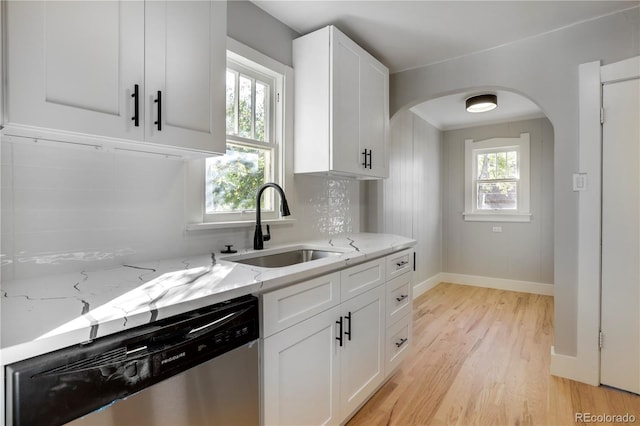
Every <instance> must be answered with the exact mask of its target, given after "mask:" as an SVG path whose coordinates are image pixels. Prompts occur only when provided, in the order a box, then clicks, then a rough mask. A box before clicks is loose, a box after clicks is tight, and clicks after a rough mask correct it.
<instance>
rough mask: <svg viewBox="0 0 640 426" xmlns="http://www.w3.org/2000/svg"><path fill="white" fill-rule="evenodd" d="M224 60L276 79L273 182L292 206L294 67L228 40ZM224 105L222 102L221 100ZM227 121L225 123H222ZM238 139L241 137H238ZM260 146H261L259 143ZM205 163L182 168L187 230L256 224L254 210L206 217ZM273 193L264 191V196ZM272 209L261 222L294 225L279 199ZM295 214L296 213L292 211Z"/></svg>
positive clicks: (200, 159) (196, 161)
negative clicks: (284, 215)
mask: <svg viewBox="0 0 640 426" xmlns="http://www.w3.org/2000/svg"><path fill="white" fill-rule="evenodd" d="M227 58H232V59H234V60H237V61H239V62H242V61H243V60H246V61H248V62H249V63H250V64H251V65H252V67H255V69H256V70H258V71H260V72H261V73H263V74H267V75H270V74H273V75H274V77H275V79H276V86H275V93H276V95H275V96H274V97H273V103H274V104H275V105H276V107H275V110H273V114H274V115H275V117H274V118H275V120H274V123H273V126H272V128H271V130H272V132H271V133H272V135H273V138H274V139H273V143H275V144H277V147H278V153H277V155H275V157H276V158H275V160H277V162H278V163H277V164H276V165H275V166H274V177H273V181H275V182H277V183H279V185H280V186H282V188H283V189H285V191H287V188H289V190H288V192H287V200H288V201H289V205H290V206H293V205H295V198H296V197H295V191H293V186H294V181H293V151H292V146H291V144H292V143H293V121H292V117H293V74H294V72H293V68H291V67H290V66H287V65H285V64H282V63H281V62H278V61H277V60H274V59H272V58H270V57H268V56H266V55H264V54H263V53H261V52H258V51H257V50H255V49H253V48H251V47H249V46H247V45H245V44H243V43H240V42H238V41H236V40H234V39H233V38H231V37H227ZM223 102H224V101H223ZM225 122H226V120H225ZM237 138H241V137H237ZM258 145H260V143H258ZM205 168H206V160H205V159H204V158H199V159H194V160H190V161H188V162H187V164H186V168H185V191H186V194H185V220H186V230H187V231H206V230H210V229H233V228H246V227H252V226H253V225H254V224H255V219H256V214H255V210H246V211H243V212H240V213H227V214H223V213H219V214H215V215H207V214H206V205H205V204H206V203H205V189H206V182H205V179H206V170H205ZM273 192H274V191H265V195H268V194H271V196H274V195H273V194H272V193H273ZM273 205H275V210H276V211H271V212H265V213H266V214H263V215H262V222H263V223H269V224H271V225H275V226H277V225H287V224H291V223H295V222H296V218H295V217H294V216H287V217H286V218H283V217H281V216H280V212H279V209H278V206H279V200H277V198H276V199H274V203H273ZM294 213H295V212H294Z"/></svg>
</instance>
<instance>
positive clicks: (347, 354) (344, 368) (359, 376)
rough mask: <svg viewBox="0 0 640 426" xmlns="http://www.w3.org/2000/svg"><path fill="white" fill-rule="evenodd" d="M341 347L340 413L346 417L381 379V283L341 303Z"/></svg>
mask: <svg viewBox="0 0 640 426" xmlns="http://www.w3.org/2000/svg"><path fill="white" fill-rule="evenodd" d="M341 306H342V317H343V321H344V331H345V333H344V347H343V352H342V360H341V366H340V373H341V376H340V413H341V420H344V419H346V418H347V417H348V416H349V415H351V414H352V413H353V412H354V410H356V409H357V408H358V407H359V406H360V404H362V403H363V402H364V401H366V400H367V399H368V398H369V396H371V394H372V393H373V391H374V390H375V389H376V388H377V387H378V386H379V385H380V384H381V383H382V381H383V380H384V340H385V318H384V315H385V286H384V285H381V286H379V287H376V288H374V289H372V290H369V291H368V292H366V293H364V294H361V295H360V296H358V297H355V298H353V299H351V300H348V301H347V302H344V303H343V304H342V305H341Z"/></svg>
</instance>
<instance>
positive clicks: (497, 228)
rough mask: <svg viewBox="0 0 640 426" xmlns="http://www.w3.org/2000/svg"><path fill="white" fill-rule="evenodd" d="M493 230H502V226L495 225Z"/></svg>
mask: <svg viewBox="0 0 640 426" xmlns="http://www.w3.org/2000/svg"><path fill="white" fill-rule="evenodd" d="M493 232H502V226H494V227H493Z"/></svg>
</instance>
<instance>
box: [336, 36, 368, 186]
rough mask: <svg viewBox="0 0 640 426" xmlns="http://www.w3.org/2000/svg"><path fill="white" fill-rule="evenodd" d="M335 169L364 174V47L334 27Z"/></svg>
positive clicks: (342, 171)
mask: <svg viewBox="0 0 640 426" xmlns="http://www.w3.org/2000/svg"><path fill="white" fill-rule="evenodd" d="M332 30H333V31H332V32H331V36H332V40H331V43H332V47H333V50H332V55H333V61H332V63H333V68H332V75H331V78H332V83H333V85H332V90H333V93H332V99H333V103H332V113H331V114H332V118H333V120H332V129H331V136H332V143H331V147H330V149H331V155H330V157H331V160H332V167H331V168H332V170H334V171H337V172H341V173H353V174H354V175H361V174H362V171H363V170H364V166H362V164H361V163H363V162H364V157H363V156H362V155H361V154H360V152H359V151H358V150H359V141H360V137H361V135H360V125H359V122H360V54H361V50H362V49H361V48H360V47H359V46H358V45H357V44H355V43H354V42H353V41H351V40H350V39H349V38H347V37H346V36H345V35H344V34H342V33H341V32H340V31H337V30H336V29H335V28H333V27H332Z"/></svg>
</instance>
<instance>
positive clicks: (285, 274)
mask: <svg viewBox="0 0 640 426" xmlns="http://www.w3.org/2000/svg"><path fill="white" fill-rule="evenodd" d="M413 245H415V240H412V239H409V238H405V237H400V236H397V235H389V234H367V233H360V234H352V235H346V236H340V237H335V238H333V239H331V240H324V241H322V240H319V241H309V242H301V243H297V244H289V245H286V246H279V247H273V248H268V249H266V250H263V252H264V254H267V253H272V252H275V253H277V252H280V251H284V250H286V249H291V248H295V247H303V246H304V247H310V248H318V249H321V248H325V249H330V248H333V249H334V250H336V251H340V252H342V254H340V255H338V256H334V257H328V258H323V259H318V260H314V261H312V262H306V263H300V264H296V265H292V266H286V267H282V268H262V267H257V266H251V265H245V264H241V263H236V262H231V261H227V260H225V257H228V255H227V256H225V255H223V254H220V253H219V252H218V253H216V263H215V264H212V261H211V254H210V253H209V254H206V255H201V256H192V257H187V258H183V259H168V260H160V261H153V262H142V263H135V264H128V265H122V266H119V267H115V268H111V269H105V270H100V271H93V272H86V271H80V272H78V273H74V274H66V275H60V276H52V277H43V278H37V279H29V280H16V281H11V282H6V283H2V288H1V298H0V315H1V319H2V321H1V334H0V336H1V349H0V351H1V352H0V354H1V356H0V360H1V362H2V365H6V364H10V363H13V362H16V361H19V360H22V359H26V358H30V357H33V356H37V355H40V354H43V353H47V352H51V351H54V350H57V349H61V348H64V347H67V346H71V345H74V344H78V343H83V342H86V341H90V340H92V339H95V338H98V337H102V336H106V335H109V334H113V333H117V332H119V331H123V330H126V329H130V328H132V327H136V326H139V325H143V324H148V323H150V322H153V321H155V320H158V319H161V318H167V317H170V316H173V315H177V314H180V313H184V312H188V311H191V310H193V309H198V308H201V307H204V306H207V305H211V304H214V303H217V302H222V301H225V300H229V299H232V298H235V297H240V296H243V295H247V294H259V293H262V292H265V291H269V290H273V289H275V288H278V287H282V286H285V285H288V284H292V283H295V282H298V281H301V280H304V279H308V278H311V277H313V276H316V275H321V274H325V273H328V272H331V271H334V270H337V269H341V268H344V267H346V266H349V265H354V264H357V263H361V262H364V261H366V260H370V259H374V258H377V257H381V256H384V255H386V254H389V253H393V252H395V251H398V250H402V249H405V248H409V247H412V246H413ZM251 252H253V250H241V251H239V252H238V253H237V254H235V255H234V256H238V255H243V254H246V255H250V254H251Z"/></svg>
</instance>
